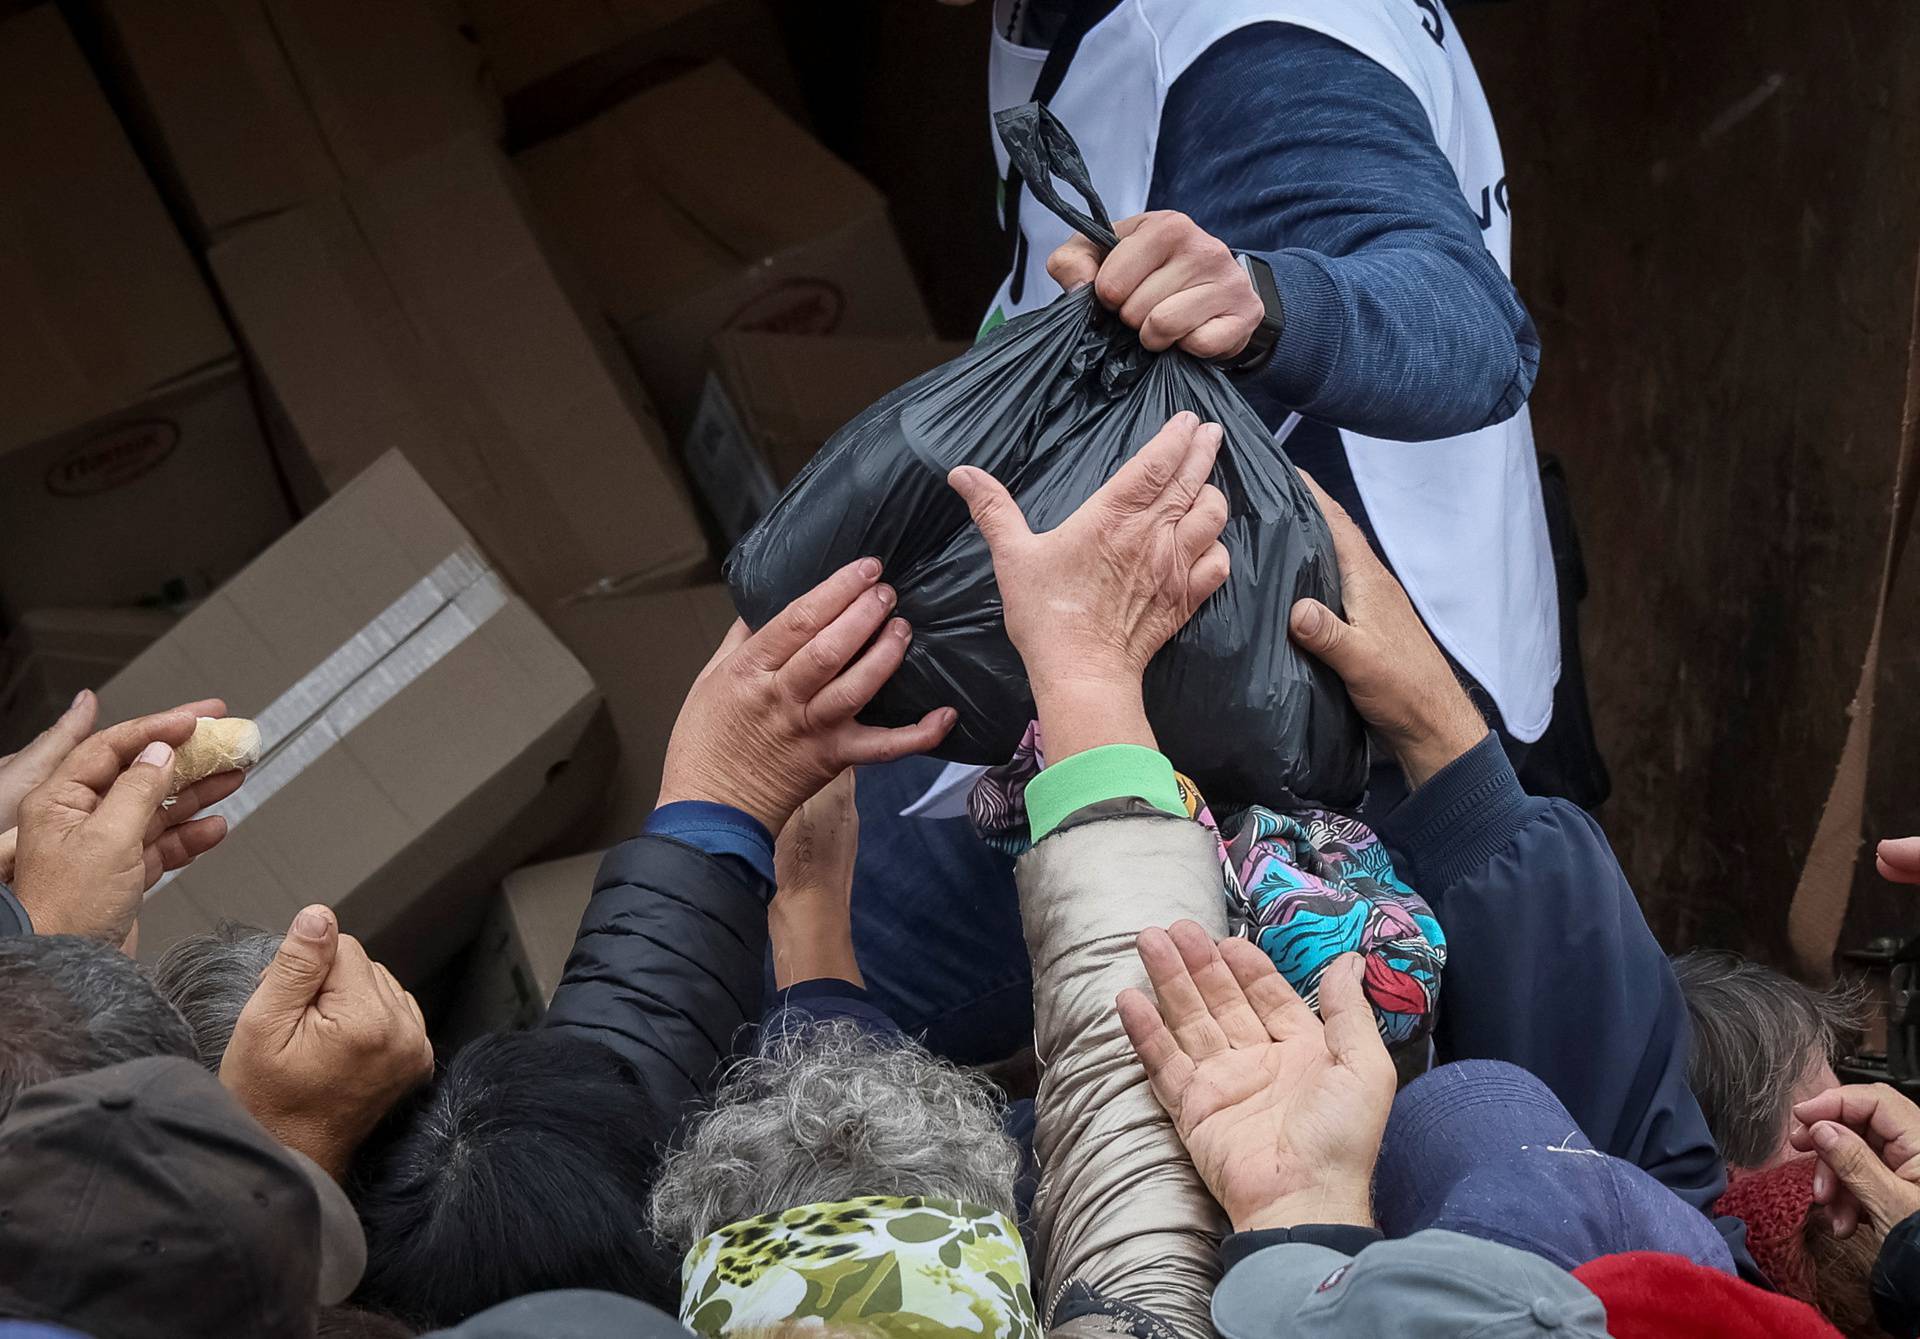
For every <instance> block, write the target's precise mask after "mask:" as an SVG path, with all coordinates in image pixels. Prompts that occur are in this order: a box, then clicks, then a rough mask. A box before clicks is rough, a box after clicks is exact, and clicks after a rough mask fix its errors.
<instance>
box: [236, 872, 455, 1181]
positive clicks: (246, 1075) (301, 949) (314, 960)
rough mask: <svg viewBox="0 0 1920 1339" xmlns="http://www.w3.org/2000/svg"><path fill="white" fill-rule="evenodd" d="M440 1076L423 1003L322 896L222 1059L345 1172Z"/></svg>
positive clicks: (292, 1133) (262, 1107)
mask: <svg viewBox="0 0 1920 1339" xmlns="http://www.w3.org/2000/svg"><path fill="white" fill-rule="evenodd" d="M432 1076H433V1043H432V1042H430V1041H429V1040H428V1039H427V1025H426V1020H425V1018H424V1017H423V1016H422V1015H421V1012H420V1006H419V1005H418V1004H417V1003H415V1001H414V998H413V996H412V995H411V994H409V993H408V992H407V991H405V990H403V989H402V988H401V986H400V983H399V982H398V981H396V980H395V979H394V977H393V973H392V972H389V971H388V970H387V969H386V968H385V967H383V966H381V965H380V964H379V963H377V962H374V961H373V960H372V959H371V958H369V957H368V956H367V951H366V950H365V949H364V948H362V947H361V946H360V942H359V941H358V940H357V939H355V938H354V937H353V936H352V935H343V934H341V933H340V926H339V923H338V922H337V921H335V920H334V916H333V912H331V911H330V910H328V909H327V908H326V907H324V906H318V905H316V906H311V907H307V908H305V909H304V910H302V911H301V912H300V913H299V914H298V915H297V916H295V917H294V918H293V925H292V928H290V929H289V930H288V931H287V935H286V938H284V939H283V940H281V941H280V949H279V952H277V953H276V954H275V955H274V958H273V961H272V962H270V963H268V964H267V969H266V971H264V972H262V973H261V974H260V985H259V988H258V989H256V990H255V991H254V992H253V996H252V998H250V999H249V1000H248V1001H247V1005H246V1008H244V1009H242V1010H241V1011H240V1018H239V1021H238V1022H236V1023H235V1024H234V1028H233V1040H232V1041H230V1042H229V1043H228V1044H227V1051H226V1055H225V1056H224V1057H223V1058H222V1060H221V1062H220V1082H221V1083H222V1084H224V1085H225V1086H226V1088H227V1091H228V1092H230V1093H232V1094H233V1095H234V1096H235V1097H236V1098H238V1099H239V1101H240V1104H241V1105H242V1106H244V1107H245V1108H246V1109H247V1111H248V1112H249V1113H250V1114H251V1115H252V1116H253V1118H254V1119H255V1120H257V1121H259V1122H260V1124H261V1125H263V1126H265V1127H266V1128H267V1130H268V1132H269V1133H271V1134H272V1135H273V1137H274V1138H276V1139H278V1140H279V1141H280V1142H281V1143H283V1144H285V1145H286V1146H287V1147H288V1148H292V1149H297V1150H298V1151H299V1152H301V1153H304V1154H306V1155H307V1156H308V1157H310V1158H312V1159H313V1160H314V1161H315V1162H317V1163H319V1164H320V1165H321V1166H322V1167H324V1168H325V1169H326V1170H327V1171H328V1172H329V1173H331V1174H332V1175H333V1177H334V1179H335V1180H338V1179H339V1178H340V1177H341V1176H343V1175H344V1174H345V1172H346V1169H347V1164H348V1162H349V1161H350V1160H351V1159H352V1157H353V1154H354V1151H355V1150H356V1149H358V1148H359V1147H360V1144H361V1143H362V1141H364V1140H365V1139H366V1137H367V1135H368V1134H369V1133H371V1132H372V1130H373V1127H374V1126H375V1125H376V1124H378V1123H379V1121H380V1118H381V1117H382V1116H384V1115H386V1114H387V1112H388V1111H389V1110H391V1109H392V1107H393V1104H394V1103H395V1102H397V1101H399V1100H400V1098H401V1097H403V1096H405V1095H406V1093H407V1091H408V1090H409V1089H411V1088H414V1087H416V1086H417V1085H419V1084H421V1083H424V1082H426V1081H427V1079H429V1078H431V1077H432Z"/></svg>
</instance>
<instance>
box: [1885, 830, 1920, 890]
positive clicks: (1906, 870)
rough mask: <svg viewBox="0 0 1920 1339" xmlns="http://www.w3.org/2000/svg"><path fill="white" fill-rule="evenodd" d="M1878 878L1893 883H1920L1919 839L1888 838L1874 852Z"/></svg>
mask: <svg viewBox="0 0 1920 1339" xmlns="http://www.w3.org/2000/svg"><path fill="white" fill-rule="evenodd" d="M1874 864H1875V866H1876V867H1877V868H1878V869H1879V871H1880V877H1881V878H1883V879H1890V880H1892V881H1893V882H1894V883H1920V837H1889V838H1887V839H1886V840H1885V841H1883V842H1881V843H1880V846H1879V848H1878V849H1877V850H1876V851H1875V852H1874Z"/></svg>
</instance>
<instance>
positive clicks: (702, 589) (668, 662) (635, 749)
mask: <svg viewBox="0 0 1920 1339" xmlns="http://www.w3.org/2000/svg"><path fill="white" fill-rule="evenodd" d="M734 618H735V614H734V611H733V598H732V597H731V596H730V595H729V594H728V593H727V588H726V587H725V586H721V585H709V586H695V587H692V588H690V589H687V590H671V591H660V592H657V593H654V594H650V595H631V596H613V597H609V598H605V599H594V600H581V601H578V602H576V603H574V604H571V605H568V606H567V607H565V608H563V609H558V610H555V611H554V614H553V619H552V621H553V629H554V631H555V632H557V633H558V634H559V635H560V639H561V640H562V641H564V642H565V643H566V644H567V645H568V646H569V647H570V648H572V650H573V653H574V654H575V655H577V656H579V657H580V660H581V663H582V664H584V665H585V666H586V667H587V671H588V672H589V673H590V674H592V675H593V677H594V680H595V681H596V682H598V683H600V684H602V685H604V686H605V688H606V693H607V709H608V711H609V712H610V713H611V715H612V717H613V729H614V733H615V734H616V735H617V736H618V738H619V741H620V762H619V768H618V770H617V772H616V773H615V775H614V779H613V782H612V784H611V785H609V786H608V788H607V800H606V806H605V807H604V808H603V809H602V810H601V812H600V815H599V818H598V821H597V823H596V825H595V826H594V827H593V828H592V829H591V830H590V832H589V833H588V834H587V843H588V844H590V845H594V846H611V845H613V844H615V843H616V842H622V841H625V840H626V839H627V838H629V837H631V836H634V835H635V834H636V833H638V832H639V831H640V829H641V827H642V825H644V824H645V823H646V821H647V815H648V814H650V813H652V812H653V805H654V801H655V799H656V798H657V797H658V795H659V793H660V767H661V764H662V763H664V762H665V761H666V757H667V740H668V739H669V738H670V737H671V736H672V734H673V723H674V720H675V719H676V718H677V717H678V716H679V714H680V704H681V703H682V702H683V701H685V700H686V696H687V690H688V689H689V688H691V687H693V681H694V679H695V678H696V677H697V676H698V675H699V673H700V671H701V670H702V669H704V668H705V667H706V664H707V661H708V660H709V659H711V658H712V656H713V652H714V649H715V648H716V647H718V646H719V645H720V642H721V640H722V639H723V638H724V637H725V636H726V635H727V629H728V628H730V627H731V626H732V625H733V621H734Z"/></svg>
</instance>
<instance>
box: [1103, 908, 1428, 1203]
mask: <svg viewBox="0 0 1920 1339" xmlns="http://www.w3.org/2000/svg"><path fill="white" fill-rule="evenodd" d="M1138 948H1139V953H1140V961H1141V963H1142V964H1143V965H1144V966H1145V967H1146V970H1147V978H1148V980H1149V981H1151V982H1152V984H1153V992H1154V996H1155V998H1156V999H1157V1001H1158V1007H1157V1008H1156V1007H1155V1002H1154V1000H1149V999H1148V998H1147V996H1146V995H1145V994H1144V993H1142V992H1141V991H1138V990H1128V991H1124V992H1122V994H1121V995H1120V998H1119V1008H1120V1021H1121V1022H1122V1024H1124V1025H1125V1027H1126V1030H1127V1037H1128V1039H1129V1040H1131V1041H1132V1042H1133V1048H1134V1050H1135V1051H1136V1052H1137V1053H1138V1054H1139V1056H1140V1062H1141V1064H1142V1065H1144V1066H1145V1067H1146V1071H1147V1078H1148V1079H1149V1080H1150V1081H1151V1083H1152V1084H1153V1092H1154V1096H1155V1097H1157V1098H1159V1099H1160V1105H1161V1106H1163V1107H1164V1108H1166V1111H1167V1114H1168V1115H1169V1116H1171V1117H1172V1118H1173V1125H1174V1129H1175V1130H1176V1131H1177V1132H1178V1133H1179V1135H1180V1139H1181V1142H1182V1143H1184V1144H1185V1145H1186V1148H1187V1153H1188V1155H1189V1156H1190V1157H1191V1158H1192V1159H1193V1165H1194V1168H1195V1169H1196V1170H1197V1171H1198V1172H1199V1173H1200V1178H1201V1180H1203V1181H1205V1182H1206V1184H1207V1188H1208V1189H1209V1190H1211V1191H1212V1192H1213V1196H1214V1198H1215V1199H1216V1200H1218V1201H1219V1202H1220V1207H1221V1208H1222V1209H1224V1210H1226V1213H1227V1217H1228V1219H1229V1220H1230V1221H1231V1222H1232V1224H1233V1228H1234V1231H1236V1232H1247V1231H1251V1230H1254V1229H1256V1228H1269V1227H1294V1226H1297V1225H1299V1224H1302V1223H1353V1224H1359V1225H1362V1226H1367V1225H1371V1224H1372V1222H1373V1210H1372V1203H1371V1184H1372V1180H1373V1165H1374V1162H1375V1160H1376V1159H1377V1158H1378V1156H1379V1152H1380V1138H1381V1135H1382V1133H1383V1132H1384V1131H1385V1129H1386V1124H1387V1114H1388V1111H1389V1110H1390V1109H1391V1107H1392V1105H1393V1091H1394V1067H1393V1061H1392V1059H1391V1058H1390V1057H1389V1056H1388V1054H1387V1048H1386V1045H1385V1043H1383V1042H1382V1041H1381V1040H1380V1032H1379V1028H1378V1027H1377V1026H1376V1024H1375V1022H1374V1017H1373V1010H1372V1009H1371V1008H1370V1007H1369V1006H1368V1004H1367V1000H1366V995H1365V993H1364V991H1363V990H1362V987H1361V976H1362V973H1363V970H1364V968H1363V966H1362V961H1361V959H1360V958H1359V957H1358V956H1356V955H1354V954H1343V955H1342V956H1341V957H1339V958H1336V959H1335V960H1334V961H1333V962H1332V963H1330V964H1329V965H1328V966H1327V969H1326V971H1325V972H1324V973H1323V974H1322V976H1321V978H1320V1015H1319V1016H1318V1017H1316V1016H1315V1015H1314V1012H1313V1010H1312V1009H1311V1008H1309V1007H1308V1005H1307V1003H1306V1002H1305V1001H1304V1000H1302V999H1301V998H1300V996H1299V995H1298V994H1296V993H1295V992H1294V989H1293V987H1292V986H1290V985H1288V984H1287V981H1286V978H1285V977H1283V976H1281V975H1280V972H1279V970H1278V969H1277V968H1275V967H1274V965H1273V962H1272V960H1271V959H1270V958H1268V957H1267V955H1266V954H1265V953H1263V952H1261V951H1260V949H1259V948H1258V947H1256V946H1255V945H1254V944H1252V943H1250V942H1249V941H1247V940H1244V939H1238V938H1228V939H1223V940H1221V941H1220V942H1219V943H1218V944H1217V945H1216V944H1215V943H1214V941H1213V939H1212V938H1211V937H1210V936H1209V935H1208V934H1207V932H1206V931H1205V930H1204V929H1202V928H1201V927H1200V926H1198V925H1196V924H1195V923H1194V922H1192V921H1181V922H1179V923H1178V924H1176V925H1175V926H1174V927H1173V928H1172V930H1170V931H1167V930H1147V931H1145V932H1144V933H1142V934H1141V936H1140V938H1139V942H1138Z"/></svg>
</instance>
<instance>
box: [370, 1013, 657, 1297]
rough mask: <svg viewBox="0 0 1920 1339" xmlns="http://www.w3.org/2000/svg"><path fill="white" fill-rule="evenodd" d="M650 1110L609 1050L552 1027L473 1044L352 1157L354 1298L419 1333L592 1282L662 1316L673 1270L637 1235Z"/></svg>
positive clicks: (652, 1164)
mask: <svg viewBox="0 0 1920 1339" xmlns="http://www.w3.org/2000/svg"><path fill="white" fill-rule="evenodd" d="M660 1129H661V1124H660V1120H659V1117H658V1115H657V1114H656V1111H655V1108H654V1104H653V1102H652V1101H651V1099H650V1098H649V1097H648V1096H647V1093H646V1091H645V1090H644V1089H643V1088H642V1087H641V1086H640V1084H639V1082H638V1081H637V1079H636V1078H635V1076H634V1074H633V1072H632V1071H631V1070H630V1069H628V1068H627V1066H626V1065H625V1064H624V1063H623V1062H622V1061H621V1060H620V1058H619V1056H618V1055H616V1054H615V1053H614V1052H613V1051H611V1050H609V1049H608V1048H606V1047H604V1046H602V1045H600V1044H599V1043H598V1042H594V1041H589V1040H586V1039H583V1038H578V1037H569V1036H566V1035H564V1034H560V1033H554V1032H542V1031H536V1032H503V1033H496V1034H493V1035H490V1036H485V1037H481V1038H479V1039H478V1040H476V1041H473V1042H470V1043H468V1045H467V1046H465V1047H464V1048H462V1049H461V1050H460V1052H459V1053H458V1054H456V1055H455V1056H454V1058H453V1060H452V1061H451V1062H450V1063H449V1064H448V1065H447V1067H446V1069H445V1071H444V1072H443V1073H442V1074H440V1075H439V1076H438V1078H437V1079H436V1080H435V1082H434V1083H433V1085H432V1086H431V1087H430V1088H428V1089H427V1090H426V1091H425V1092H424V1093H422V1094H421V1095H419V1096H418V1097H416V1098H415V1099H413V1100H412V1101H410V1102H408V1103H406V1104H405V1105H403V1106H402V1107H401V1109H400V1110H398V1111H397V1112H396V1113H395V1114H394V1115H393V1116H391V1117H389V1118H388V1120H387V1121H386V1122H385V1123H384V1124H383V1126H382V1128H381V1129H380V1130H379V1131H377V1132H376V1133H375V1135H374V1137H373V1139H372V1140H370V1141H369V1142H368V1144H367V1146H366V1147H365V1148H363V1149H362V1150H361V1153H360V1156H359V1157H358V1158H357V1159H356V1160H355V1164H354V1169H353V1172H352V1175H351V1176H350V1177H349V1181H348V1191H349V1193H350V1194H351V1195H352V1196H353V1199H354V1204H355V1207H357V1208H358V1209H359V1211H360V1220H361V1223H362V1225H363V1226H364V1227H365V1228H366V1236H367V1271H366V1273H365V1275H364V1276H363V1277H362V1278H361V1281H360V1291H359V1293H358V1295H357V1296H356V1297H355V1299H354V1300H355V1301H357V1302H359V1303H361V1304H363V1305H367V1306H372V1307H376V1308H378V1309H380V1310H382V1311H387V1312H391V1313H392V1314H394V1315H396V1316H399V1317H400V1318H402V1319H403V1320H406V1321H407V1322H409V1323H410V1324H413V1325H415V1326H417V1327H418V1328H420V1329H423V1330H427V1329H434V1328H437V1327H442V1326H451V1325H455V1324H458V1323H459V1322H460V1321H462V1320H464V1319H466V1318H467V1317H468V1316H470V1315H473V1314H474V1313H475V1312H477V1311H483V1310H485V1309H486V1308H488V1307H490V1306H493V1305H495V1304H496V1303H499V1302H504V1301H507V1300H508V1299H510V1298H514V1297H519V1296H521V1295H522V1294H524V1293H530V1292H540V1291H543V1290H546V1289H551V1288H601V1289H605V1290H607V1291H610V1292H619V1293H626V1294H627V1295H629V1296H632V1297H637V1298H639V1299H641V1300H642V1301H645V1302H651V1303H653V1304H654V1305H656V1306H659V1307H662V1308H663V1309H666V1310H668V1311H675V1310H677V1309H678V1306H679V1261H678V1260H677V1259H675V1258H674V1257H672V1256H670V1255H669V1254H668V1253H667V1252H666V1251H665V1249H664V1248H663V1247H661V1246H660V1245H659V1243H657V1242H656V1241H655V1240H654V1238H653V1235H652V1234H651V1232H649V1230H648V1228H647V1197H648V1192H649V1191H650V1190H651V1189H652V1186H653V1181H654V1178H655V1176H656V1175H657V1174H658V1172H659V1168H660V1151H659V1149H658V1148H656V1147H655V1145H654V1142H653V1137H654V1134H655V1132H656V1131H658V1130H660Z"/></svg>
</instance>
